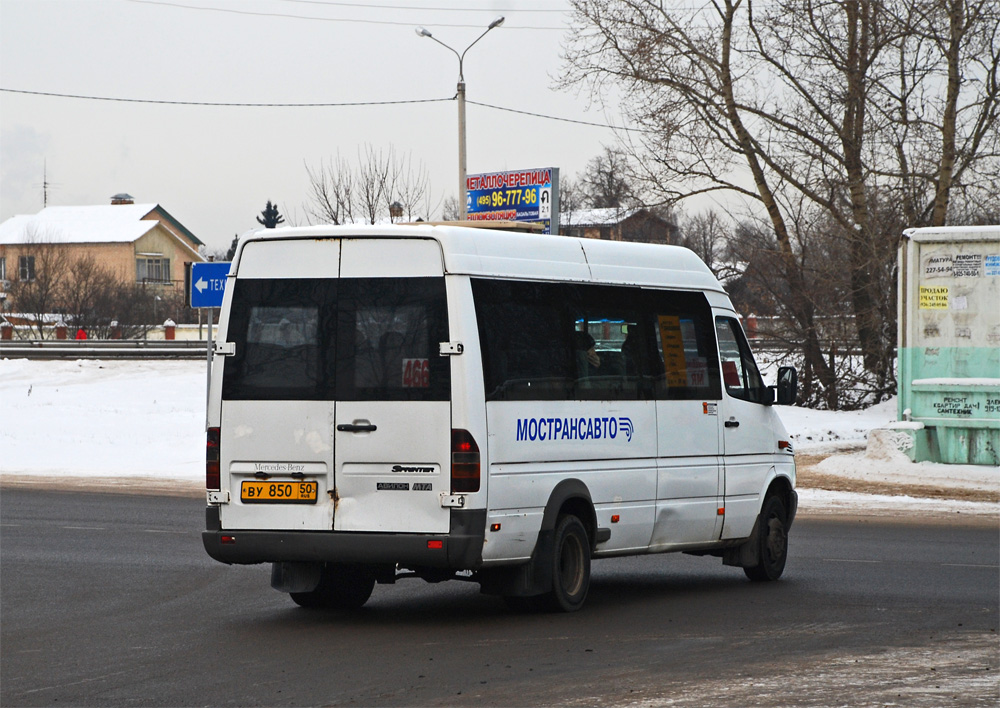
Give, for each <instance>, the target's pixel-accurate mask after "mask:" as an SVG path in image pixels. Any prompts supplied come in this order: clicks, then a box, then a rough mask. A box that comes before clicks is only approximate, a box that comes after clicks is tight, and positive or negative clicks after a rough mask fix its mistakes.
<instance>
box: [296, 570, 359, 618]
mask: <svg viewBox="0 0 1000 708" xmlns="http://www.w3.org/2000/svg"><path fill="white" fill-rule="evenodd" d="M374 589H375V573H374V572H372V569H371V568H369V567H367V566H364V565H340V564H334V563H328V564H327V565H325V566H323V574H322V576H321V577H320V581H319V585H318V586H317V587H316V589H315V590H312V591H310V592H293V593H290V594H291V596H292V601H293V602H294V603H295V604H296V605H299V606H300V607H321V608H325V609H336V610H356V609H358V608H359V607H361V606H362V605H364V604H365V603H366V602H368V598H370V597H371V596H372V590H374Z"/></svg>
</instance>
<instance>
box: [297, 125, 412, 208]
mask: <svg viewBox="0 0 1000 708" xmlns="http://www.w3.org/2000/svg"><path fill="white" fill-rule="evenodd" d="M306 171H307V173H308V175H309V185H310V198H309V204H308V205H307V206H306V211H307V212H308V214H309V216H311V217H312V218H313V219H316V220H318V221H322V222H326V223H332V224H352V223H358V222H361V223H369V224H375V223H378V222H379V221H382V220H388V219H389V218H390V215H389V207H390V205H391V204H393V203H394V202H397V201H398V202H399V203H400V204H401V205H402V206H403V210H404V212H405V213H406V214H407V218H409V219H411V220H412V219H413V218H416V216H417V213H416V212H417V210H418V209H419V208H420V207H421V206H422V205H424V204H425V202H426V200H427V195H428V193H429V192H430V177H429V174H428V172H427V169H426V168H425V167H424V165H423V163H421V162H417V163H414V162H413V158H412V156H411V155H410V154H406V155H404V156H400V155H398V154H397V153H396V150H395V148H393V147H391V146H390V147H389V148H386V149H378V148H375V147H373V146H372V145H370V144H366V145H365V146H364V147H363V148H360V149H359V150H358V156H357V161H356V163H355V164H353V165H352V164H351V163H350V162H349V161H347V160H346V159H344V158H342V157H341V156H340V155H339V154H338V155H337V157H336V158H333V159H330V160H328V161H327V162H326V163H321V164H320V165H319V167H317V168H314V169H311V168H310V167H309V166H308V165H306Z"/></svg>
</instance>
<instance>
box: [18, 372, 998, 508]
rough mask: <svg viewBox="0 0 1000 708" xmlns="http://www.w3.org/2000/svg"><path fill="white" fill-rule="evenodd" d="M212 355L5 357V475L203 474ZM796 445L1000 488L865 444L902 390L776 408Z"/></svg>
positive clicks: (896, 475) (937, 479)
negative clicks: (891, 395)
mask: <svg viewBox="0 0 1000 708" xmlns="http://www.w3.org/2000/svg"><path fill="white" fill-rule="evenodd" d="M205 386H206V379H205V362H204V361H200V360H192V361H141V360H139V361H93V360H79V361H28V360H25V359H2V360H0V475H4V476H6V477H7V478H8V479H12V477H13V476H18V477H19V478H20V477H22V476H32V477H49V478H81V477H84V478H86V477H90V478H118V479H120V480H122V481H123V482H124V481H125V480H126V479H135V478H139V479H142V480H144V481H145V480H148V481H150V482H151V481H152V480H154V479H155V480H162V481H168V482H175V481H182V482H185V483H186V485H187V486H189V487H191V488H194V487H196V486H197V485H198V484H200V483H201V481H202V480H203V479H204V439H205V435H204V427H205V395H206V391H205ZM778 410H779V412H780V414H781V417H782V419H783V420H784V422H785V425H786V427H787V428H788V430H789V433H790V434H791V436H792V441H793V444H794V446H795V450H796V453H798V454H799V455H810V456H812V455H824V456H826V455H832V456H829V457H827V459H825V460H823V461H822V462H821V463H820V464H818V465H816V466H815V467H814V468H813V469H814V470H816V471H817V472H820V473H821V474H823V475H831V476H835V477H840V478H850V479H858V480H861V481H872V480H874V481H881V482H885V483H890V484H893V485H899V486H901V487H906V486H913V485H917V486H941V485H944V486H946V487H948V488H968V489H978V490H992V491H994V492H995V491H1000V468H998V467H983V466H972V465H938V464H931V463H921V464H913V463H910V462H909V461H908V460H907V459H906V458H905V456H902V455H900V454H895V453H894V451H892V450H885V449H875V450H870V451H869V452H868V453H867V454H866V453H865V452H861V450H863V449H864V447H865V444H866V440H867V437H868V433H869V431H871V430H873V429H875V428H879V427H881V426H884V425H885V424H886V423H889V422H892V421H894V420H895V419H896V407H895V402H894V401H889V402H886V403H883V404H880V405H878V406H874V407H873V408H870V409H868V410H865V411H856V412H846V413H845V412H831V411H814V410H808V409H803V408H788V407H781V408H779V409H778ZM800 496H801V501H800V508H801V511H802V512H803V513H808V512H841V511H845V510H846V511H855V512H856V511H860V510H864V511H866V512H869V511H877V512H883V513H901V514H905V513H911V512H913V511H915V510H924V511H927V512H931V513H942V512H943V513H963V514H975V515H993V516H998V517H1000V504H997V503H991V502H972V501H949V500H943V499H940V498H938V499H921V498H917V497H914V496H899V495H875V494H858V493H853V492H834V491H824V490H822V489H810V488H809V487H808V486H805V485H802V486H801V487H800Z"/></svg>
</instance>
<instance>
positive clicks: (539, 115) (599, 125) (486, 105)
mask: <svg viewBox="0 0 1000 708" xmlns="http://www.w3.org/2000/svg"><path fill="white" fill-rule="evenodd" d="M466 103H471V104H472V105H474V106H482V107H483V108H492V109H493V110H495V111H506V112H507V113H518V114H520V115H522V116H531V117H532V118H545V119H546V120H557V121H561V122H563V123H575V124H577V125H589V126H591V127H594V128H610V129H612V130H625V131H628V132H630V133H652V132H655V131H653V130H649V129H647V128H626V127H624V126H615V125H609V124H607V123H593V122H591V121H586V120H575V119H573V118H560V117H559V116H548V115H545V114H544V113H532V112H531V111H522V110H518V109H517V108H505V107H504V106H494V105H492V104H489V103H480V102H479V101H466Z"/></svg>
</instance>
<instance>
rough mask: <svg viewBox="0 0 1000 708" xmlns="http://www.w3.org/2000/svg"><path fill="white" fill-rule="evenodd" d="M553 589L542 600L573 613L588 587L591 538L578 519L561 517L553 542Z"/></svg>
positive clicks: (558, 609) (553, 608) (567, 516)
mask: <svg viewBox="0 0 1000 708" xmlns="http://www.w3.org/2000/svg"><path fill="white" fill-rule="evenodd" d="M549 561H550V563H551V567H552V590H550V591H549V592H548V593H546V594H545V595H542V596H541V598H542V599H541V602H542V603H544V604H545V605H547V607H548V609H550V610H553V611H556V612H576V611H577V610H579V609H580V608H581V607H583V602H584V600H586V599H587V591H588V590H589V589H590V539H589V538H588V537H587V530H586V529H585V528H584V527H583V524H582V523H581V522H580V520H579V519H578V518H576V517H575V516H571V515H565V516H560V517H559V519H558V521H556V528H555V536H554V538H553V543H552V557H551V558H550V559H549Z"/></svg>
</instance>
